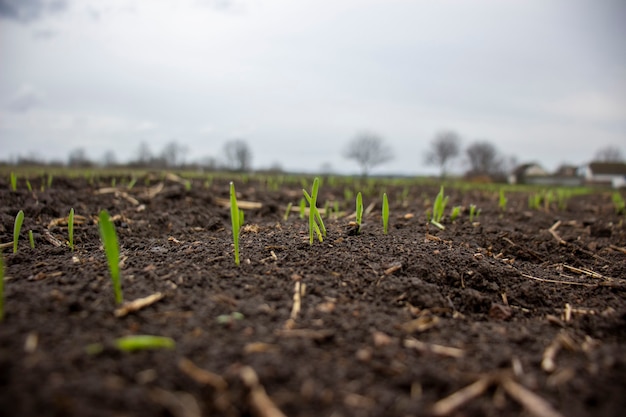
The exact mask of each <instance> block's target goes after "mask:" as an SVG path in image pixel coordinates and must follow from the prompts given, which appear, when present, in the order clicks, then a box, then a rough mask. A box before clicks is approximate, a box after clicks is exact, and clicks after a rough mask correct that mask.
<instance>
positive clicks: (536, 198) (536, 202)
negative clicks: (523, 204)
mask: <svg viewBox="0 0 626 417" xmlns="http://www.w3.org/2000/svg"><path fill="white" fill-rule="evenodd" d="M541 199H542V197H541V194H539V193H535V194H532V195H529V196H528V208H529V209H531V210H539V207H541Z"/></svg>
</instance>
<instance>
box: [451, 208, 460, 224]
mask: <svg viewBox="0 0 626 417" xmlns="http://www.w3.org/2000/svg"><path fill="white" fill-rule="evenodd" d="M459 214H461V206H454V207H452V212H451V213H450V221H455V220H456V219H457V217H459Z"/></svg>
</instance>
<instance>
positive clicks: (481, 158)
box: [465, 141, 504, 175]
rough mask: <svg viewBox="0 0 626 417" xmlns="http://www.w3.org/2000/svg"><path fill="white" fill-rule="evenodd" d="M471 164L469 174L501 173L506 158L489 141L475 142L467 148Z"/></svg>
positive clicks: (466, 151)
mask: <svg viewBox="0 0 626 417" xmlns="http://www.w3.org/2000/svg"><path fill="white" fill-rule="evenodd" d="M465 153H466V154H467V160H468V162H469V165H470V169H469V171H468V174H471V175H494V174H501V173H502V169H503V164H504V160H503V159H502V157H501V156H500V153H499V152H498V150H497V149H496V147H495V146H494V145H493V144H492V143H490V142H487V141H479V142H474V143H472V144H471V145H470V146H468V147H467V149H466V150H465Z"/></svg>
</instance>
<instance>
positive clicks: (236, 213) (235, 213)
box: [230, 181, 244, 266]
mask: <svg viewBox="0 0 626 417" xmlns="http://www.w3.org/2000/svg"><path fill="white" fill-rule="evenodd" d="M230 220H231V223H232V226H233V244H234V245H235V265H237V266H239V233H240V232H241V226H242V225H243V220H244V214H243V210H239V206H237V194H236V193H235V184H234V183H233V182H232V181H231V182H230Z"/></svg>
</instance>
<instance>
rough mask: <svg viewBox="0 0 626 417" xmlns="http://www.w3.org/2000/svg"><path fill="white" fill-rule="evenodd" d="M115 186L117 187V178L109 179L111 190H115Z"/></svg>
mask: <svg viewBox="0 0 626 417" xmlns="http://www.w3.org/2000/svg"><path fill="white" fill-rule="evenodd" d="M116 185H117V178H115V177H113V178H111V188H115V186H116Z"/></svg>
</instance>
